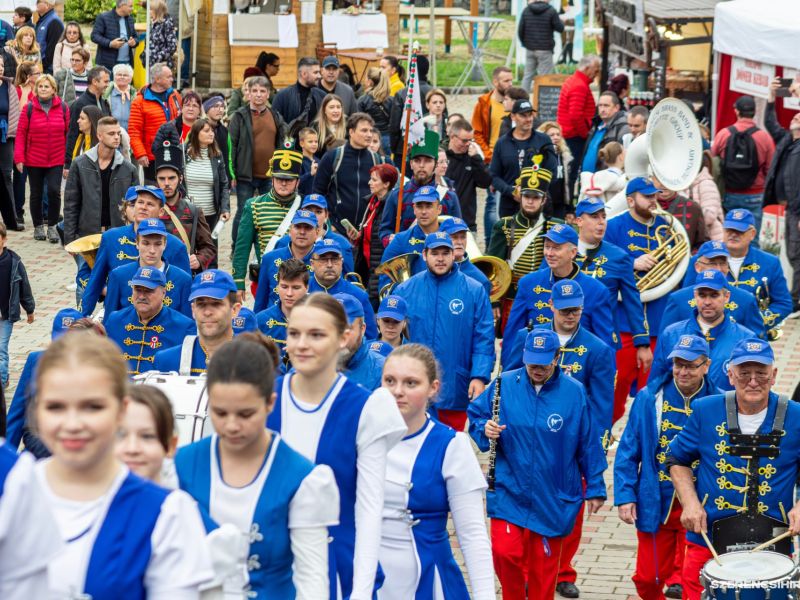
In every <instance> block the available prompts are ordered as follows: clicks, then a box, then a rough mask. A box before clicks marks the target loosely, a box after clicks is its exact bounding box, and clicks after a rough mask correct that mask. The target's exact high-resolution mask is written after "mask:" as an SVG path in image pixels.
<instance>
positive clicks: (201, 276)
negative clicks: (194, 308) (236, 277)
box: [189, 269, 236, 302]
mask: <svg viewBox="0 0 800 600" xmlns="http://www.w3.org/2000/svg"><path fill="white" fill-rule="evenodd" d="M235 291H236V284H235V283H234V282H233V277H231V275H230V273H228V272H226V271H223V270H221V269H208V270H206V271H203V272H202V273H198V274H197V276H195V278H194V281H192V289H191V291H190V293H189V302H191V301H193V300H195V299H197V298H214V299H215V300H222V299H224V298H227V297H228V294H230V293H231V292H235Z"/></svg>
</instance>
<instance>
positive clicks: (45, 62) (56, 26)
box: [36, 8, 133, 75]
mask: <svg viewBox="0 0 800 600" xmlns="http://www.w3.org/2000/svg"><path fill="white" fill-rule="evenodd" d="M131 31H133V30H131ZM62 33H64V23H63V22H62V21H61V19H59V18H58V15H57V14H56V11H55V9H54V8H51V9H50V10H49V11H47V12H46V13H45V14H43V15H42V16H41V17H39V20H38V21H37V22H36V41H37V42H39V49H40V51H41V53H42V69H43V70H44V72H45V73H50V74H51V75H52V73H53V54H55V50H56V44H57V43H58V38H60V37H61V34H62Z"/></svg>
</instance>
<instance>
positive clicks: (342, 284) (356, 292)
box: [308, 273, 378, 340]
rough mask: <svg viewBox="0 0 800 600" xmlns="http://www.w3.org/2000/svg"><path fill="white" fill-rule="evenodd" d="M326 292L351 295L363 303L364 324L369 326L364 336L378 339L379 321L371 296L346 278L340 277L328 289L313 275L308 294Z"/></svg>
mask: <svg viewBox="0 0 800 600" xmlns="http://www.w3.org/2000/svg"><path fill="white" fill-rule="evenodd" d="M314 292H325V293H326V294H331V295H333V294H350V295H351V296H354V297H355V298H357V299H358V301H359V302H361V306H363V307H364V323H365V324H366V325H367V331H366V333H365V334H364V335H365V336H366V338H367V339H368V340H374V339H375V338H376V337H378V321H377V320H376V319H375V311H374V310H372V304H370V301H369V296H367V292H365V291H364V290H363V289H361V288H360V287H358V286H357V285H354V284H352V283H350V282H349V281H347V280H346V279H345V278H344V277H340V278H339V281H337V282H336V283H334V284H333V285H332V286H331V287H329V288H326V287H325V286H324V285H322V284H321V283H320V282H319V281H317V278H316V277H315V276H314V274H313V273H312V274H311V279H310V280H309V282H308V293H309V294H313V293H314Z"/></svg>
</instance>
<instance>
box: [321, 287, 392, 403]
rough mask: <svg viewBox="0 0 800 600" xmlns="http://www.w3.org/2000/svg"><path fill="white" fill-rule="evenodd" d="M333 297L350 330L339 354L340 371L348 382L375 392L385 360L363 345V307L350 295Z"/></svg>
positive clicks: (379, 385)
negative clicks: (341, 308) (343, 313)
mask: <svg viewBox="0 0 800 600" xmlns="http://www.w3.org/2000/svg"><path fill="white" fill-rule="evenodd" d="M333 297H334V298H336V300H338V301H339V302H340V303H341V305H342V307H343V308H344V311H345V313H346V314H347V323H348V325H349V329H350V332H349V335H348V338H347V345H346V346H345V348H344V350H342V352H341V353H340V354H339V364H340V367H341V368H340V370H341V371H342V373H344V374H345V375H347V378H348V379H349V380H350V381H353V382H355V383H357V384H359V385H361V386H364V387H365V388H367V389H368V390H369V391H371V392H372V391H375V390H376V389H378V388H379V387H381V371H383V361H384V360H385V358H384V356H383V355H382V354H379V353H377V352H373V351H372V350H370V349H369V345H368V344H365V343H364V329H365V325H364V307H363V306H361V303H360V302H359V301H358V300H356V299H355V298H353V296H351V295H350V294H334V295H333Z"/></svg>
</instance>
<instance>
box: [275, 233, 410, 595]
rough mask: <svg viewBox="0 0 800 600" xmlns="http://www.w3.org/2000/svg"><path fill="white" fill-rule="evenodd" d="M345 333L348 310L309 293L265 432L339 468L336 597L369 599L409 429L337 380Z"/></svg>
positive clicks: (297, 315) (294, 322)
mask: <svg viewBox="0 0 800 600" xmlns="http://www.w3.org/2000/svg"><path fill="white" fill-rule="evenodd" d="M325 241H328V240H325ZM318 243H321V242H318ZM347 329H348V325H347V315H346V314H345V311H344V308H342V305H341V304H339V302H337V301H336V299H335V298H333V297H332V296H329V295H327V294H310V295H308V296H306V297H305V298H303V299H302V300H300V301H299V302H298V303H296V304H295V305H294V307H293V308H292V312H291V313H290V314H289V326H288V327H287V330H286V333H287V340H286V351H287V353H288V355H289V358H290V360H291V362H292V366H293V370H292V371H290V372H289V373H287V374H286V375H285V376H284V377H283V378H281V379H278V381H276V383H275V390H276V391H277V393H278V400H277V404H276V408H275V410H274V411H273V412H272V413H271V414H270V416H269V419H268V420H267V426H268V427H269V428H270V429H272V430H274V431H278V432H280V433H281V436H282V437H283V439H284V440H285V441H286V443H287V444H289V445H290V446H291V447H292V448H294V449H295V450H297V451H298V452H299V453H300V454H302V455H303V456H305V457H306V458H308V459H310V460H313V461H314V462H315V463H316V464H318V465H329V466H330V467H331V468H332V469H333V473H334V475H335V476H336V483H337V485H338V486H339V496H340V504H339V525H337V526H334V527H331V528H330V534H331V536H332V537H333V541H332V542H331V544H330V546H329V548H330V552H329V555H330V559H329V561H330V562H329V564H330V570H331V578H330V582H331V598H342V599H345V600H346V599H347V598H350V599H352V600H368V599H369V598H372V594H373V588H374V587H375V584H376V572H377V567H378V550H379V548H380V538H381V511H382V510H383V486H384V480H385V476H386V455H387V453H388V452H389V450H390V449H391V448H392V447H393V446H394V445H395V444H396V443H397V442H398V441H400V439H401V438H402V437H403V435H404V434H405V432H406V426H405V422H404V421H403V418H402V417H401V416H400V412H399V411H398V409H397V406H396V404H395V402H394V399H393V398H392V397H391V395H390V394H389V392H388V391H386V390H383V389H378V390H376V391H375V392H372V393H370V392H369V391H367V390H366V389H364V388H363V387H361V386H359V385H357V384H356V383H353V382H352V381H350V380H348V379H347V377H346V376H344V375H342V374H340V373H337V366H338V356H339V352H341V351H342V350H343V349H344V348H345V345H346V343H347V335H348V331H347ZM270 389H271V388H270Z"/></svg>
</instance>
